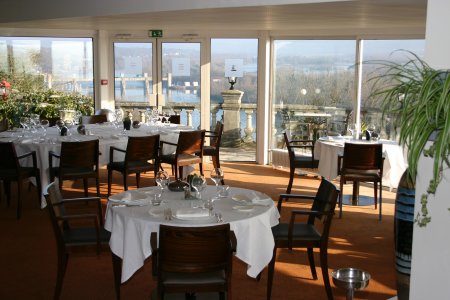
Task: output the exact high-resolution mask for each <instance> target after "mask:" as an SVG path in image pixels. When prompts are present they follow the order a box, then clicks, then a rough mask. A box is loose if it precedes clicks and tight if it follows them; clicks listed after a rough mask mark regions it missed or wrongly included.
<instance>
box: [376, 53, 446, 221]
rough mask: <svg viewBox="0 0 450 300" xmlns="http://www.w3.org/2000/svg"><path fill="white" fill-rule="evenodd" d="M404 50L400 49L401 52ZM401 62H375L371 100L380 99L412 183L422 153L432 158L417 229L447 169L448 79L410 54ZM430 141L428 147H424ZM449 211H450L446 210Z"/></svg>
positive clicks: (427, 219) (444, 73)
mask: <svg viewBox="0 0 450 300" xmlns="http://www.w3.org/2000/svg"><path fill="white" fill-rule="evenodd" d="M403 51H404V50H403ZM404 52H406V54H409V55H411V56H412V59H409V60H407V61H406V62H405V63H398V62H391V61H376V62H371V63H376V64H378V65H381V67H380V68H378V69H377V75H374V76H373V77H372V78H371V79H370V80H373V81H374V90H373V92H372V94H371V97H381V103H382V110H383V120H384V119H386V117H388V116H389V117H391V119H392V120H394V124H393V125H394V130H395V132H396V133H397V132H398V133H399V143H400V145H402V146H405V147H406V149H407V150H408V154H407V159H408V179H409V180H410V181H412V182H415V178H416V175H417V164H418V162H419V158H420V156H421V154H422V153H423V154H424V155H425V156H426V157H431V158H433V173H432V178H431V180H430V182H429V184H428V188H427V191H426V193H425V194H423V195H421V201H420V202H421V210H420V212H419V213H418V215H417V216H416V218H415V222H416V223H417V224H418V225H419V226H420V227H422V226H426V225H427V224H428V223H429V222H430V221H431V216H430V215H429V213H428V209H427V203H428V200H429V199H430V198H429V197H430V195H431V194H435V193H436V189H437V187H438V186H439V183H440V182H441V180H442V171H443V168H448V167H449V166H450V162H449V159H448V157H449V154H450V116H449V115H450V76H449V74H450V73H449V70H437V69H433V68H431V67H430V66H429V65H428V64H427V63H426V62H425V61H424V60H422V59H421V58H419V57H418V56H417V55H415V54H414V53H411V52H409V51H404ZM430 137H433V138H432V139H431V146H429V147H428V148H425V146H426V143H427V141H429V140H430ZM449 210H450V209H449Z"/></svg>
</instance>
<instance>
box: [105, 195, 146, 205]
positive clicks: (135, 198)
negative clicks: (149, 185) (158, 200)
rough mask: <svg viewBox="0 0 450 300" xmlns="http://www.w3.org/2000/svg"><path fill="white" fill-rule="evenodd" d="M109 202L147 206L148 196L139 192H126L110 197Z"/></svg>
mask: <svg viewBox="0 0 450 300" xmlns="http://www.w3.org/2000/svg"><path fill="white" fill-rule="evenodd" d="M109 201H111V202H115V203H123V204H127V205H141V204H147V203H148V201H147V195H145V194H142V193H139V192H124V193H122V194H118V195H113V196H110V197H109Z"/></svg>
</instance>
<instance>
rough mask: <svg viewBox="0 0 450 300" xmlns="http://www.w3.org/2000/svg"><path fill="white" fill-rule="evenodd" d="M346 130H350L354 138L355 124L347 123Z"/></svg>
mask: <svg viewBox="0 0 450 300" xmlns="http://www.w3.org/2000/svg"><path fill="white" fill-rule="evenodd" d="M347 130H348V131H350V134H351V135H352V137H353V138H355V133H356V124H349V125H348V128H347Z"/></svg>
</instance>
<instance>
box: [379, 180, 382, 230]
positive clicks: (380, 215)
mask: <svg viewBox="0 0 450 300" xmlns="http://www.w3.org/2000/svg"><path fill="white" fill-rule="evenodd" d="M382 183H383V181H380V200H379V202H380V212H379V216H378V220H380V221H381V217H382V214H381V206H382V205H383V198H382V192H383V186H382Z"/></svg>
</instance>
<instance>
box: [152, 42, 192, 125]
mask: <svg viewBox="0 0 450 300" xmlns="http://www.w3.org/2000/svg"><path fill="white" fill-rule="evenodd" d="M162 86H163V91H162V92H163V95H164V99H158V101H159V103H158V106H162V109H163V110H164V111H165V112H169V113H170V114H177V115H180V119H181V120H180V121H181V124H185V125H191V126H193V127H194V128H200V43H162Z"/></svg>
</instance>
